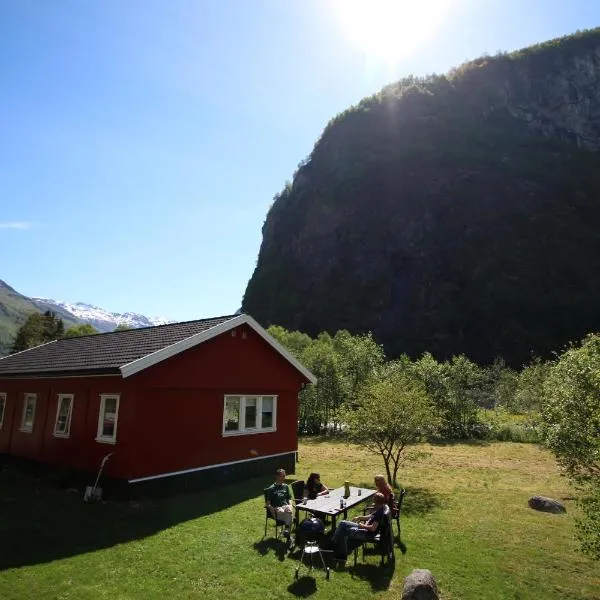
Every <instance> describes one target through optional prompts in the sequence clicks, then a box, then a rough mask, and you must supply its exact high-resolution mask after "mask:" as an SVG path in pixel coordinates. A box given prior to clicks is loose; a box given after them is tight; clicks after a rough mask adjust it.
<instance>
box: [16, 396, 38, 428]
mask: <svg viewBox="0 0 600 600" xmlns="http://www.w3.org/2000/svg"><path fill="white" fill-rule="evenodd" d="M30 400H33V412H32V415H31V425H25V415H26V414H27V405H28V403H29V401H30ZM36 408H37V394H30V393H27V394H23V412H22V413H21V426H20V427H19V431H21V432H23V433H31V432H32V431H33V428H34V426H35V410H36Z"/></svg>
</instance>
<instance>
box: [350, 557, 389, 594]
mask: <svg viewBox="0 0 600 600" xmlns="http://www.w3.org/2000/svg"><path fill="white" fill-rule="evenodd" d="M359 560H360V559H359ZM371 560H373V559H371ZM395 570H396V563H395V562H391V563H386V564H385V565H383V566H381V565H379V564H374V563H369V562H364V563H361V562H358V563H357V564H356V566H354V565H352V566H351V567H348V572H349V573H350V575H351V576H352V577H353V578H357V579H362V580H364V581H368V582H369V584H370V586H371V589H372V590H373V591H374V592H384V591H385V590H387V589H388V588H389V587H390V584H391V583H392V578H393V577H394V571H395Z"/></svg>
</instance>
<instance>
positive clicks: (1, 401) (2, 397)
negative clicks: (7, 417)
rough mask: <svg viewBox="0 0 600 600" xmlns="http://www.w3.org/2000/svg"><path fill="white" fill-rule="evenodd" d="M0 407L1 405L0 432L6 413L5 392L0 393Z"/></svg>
mask: <svg viewBox="0 0 600 600" xmlns="http://www.w3.org/2000/svg"><path fill="white" fill-rule="evenodd" d="M0 405H2V411H0V431H2V426H3V425H4V413H5V412H6V392H0Z"/></svg>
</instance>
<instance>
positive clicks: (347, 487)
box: [344, 481, 350, 498]
mask: <svg viewBox="0 0 600 600" xmlns="http://www.w3.org/2000/svg"><path fill="white" fill-rule="evenodd" d="M344 498H350V483H348V482H347V481H345V482H344Z"/></svg>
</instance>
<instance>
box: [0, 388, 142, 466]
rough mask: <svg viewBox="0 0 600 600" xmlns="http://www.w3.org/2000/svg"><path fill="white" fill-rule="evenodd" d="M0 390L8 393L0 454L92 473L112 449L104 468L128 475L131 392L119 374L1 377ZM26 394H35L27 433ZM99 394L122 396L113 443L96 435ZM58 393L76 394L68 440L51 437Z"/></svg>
mask: <svg viewBox="0 0 600 600" xmlns="http://www.w3.org/2000/svg"><path fill="white" fill-rule="evenodd" d="M0 392H7V401H6V405H7V406H6V414H5V419H4V423H5V426H3V428H2V431H0V452H4V453H7V454H11V455H13V456H20V457H24V458H30V459H34V460H38V461H40V462H45V463H50V464H53V465H56V466H63V467H71V468H74V469H82V470H87V471H96V470H97V469H98V467H99V465H100V461H101V460H102V458H103V457H104V456H105V455H106V454H108V453H109V452H114V454H113V456H112V457H111V459H110V461H109V462H108V464H107V467H106V472H107V474H109V475H112V476H114V477H127V475H128V473H129V471H130V465H129V463H130V459H131V443H132V441H133V437H132V424H133V421H134V414H135V401H134V398H135V392H134V390H133V389H130V386H129V385H127V382H126V381H123V380H122V379H121V377H118V376H117V377H89V378H83V377H73V378H64V379H63V378H61V379H43V378H42V379H0ZM25 393H34V394H37V403H36V410H35V420H34V424H33V431H32V432H31V433H26V432H21V431H19V427H20V425H21V417H22V414H23V403H24V395H25ZM103 393H120V394H121V400H120V404H119V422H118V430H117V443H116V444H102V443H99V442H97V441H96V439H95V438H96V434H97V430H98V415H99V412H100V394H103ZM58 394H73V395H74V399H73V410H72V415H71V429H70V436H69V437H68V438H57V437H54V422H55V419H56V410H57V404H58Z"/></svg>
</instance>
